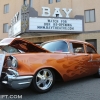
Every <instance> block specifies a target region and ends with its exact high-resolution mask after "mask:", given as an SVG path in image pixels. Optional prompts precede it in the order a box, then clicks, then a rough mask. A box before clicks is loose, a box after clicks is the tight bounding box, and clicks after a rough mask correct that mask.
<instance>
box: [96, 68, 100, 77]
mask: <svg viewBox="0 0 100 100" xmlns="http://www.w3.org/2000/svg"><path fill="white" fill-rule="evenodd" d="M95 77H98V78H100V68H98V72H97V73H96V74H95Z"/></svg>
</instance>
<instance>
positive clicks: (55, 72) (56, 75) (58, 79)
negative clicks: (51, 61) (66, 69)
mask: <svg viewBox="0 0 100 100" xmlns="http://www.w3.org/2000/svg"><path fill="white" fill-rule="evenodd" d="M49 69H51V70H53V72H54V74H55V79H56V81H63V78H62V76H61V75H60V73H58V71H56V70H55V69H53V68H49Z"/></svg>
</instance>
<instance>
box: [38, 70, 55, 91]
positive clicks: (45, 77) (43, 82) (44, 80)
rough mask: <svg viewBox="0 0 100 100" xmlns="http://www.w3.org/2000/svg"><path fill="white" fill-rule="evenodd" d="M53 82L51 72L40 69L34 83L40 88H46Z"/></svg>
mask: <svg viewBox="0 0 100 100" xmlns="http://www.w3.org/2000/svg"><path fill="white" fill-rule="evenodd" d="M52 84H53V74H52V71H51V70H49V69H41V70H40V71H39V72H38V73H37V75H36V85H37V87H38V88H39V89H40V90H47V89H49V88H50V87H51V86H52Z"/></svg>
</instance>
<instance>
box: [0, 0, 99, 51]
mask: <svg viewBox="0 0 100 100" xmlns="http://www.w3.org/2000/svg"><path fill="white" fill-rule="evenodd" d="M22 5H29V6H30V7H32V8H34V9H35V11H37V12H38V16H39V17H50V18H52V17H53V18H54V17H56V18H61V17H63V18H66V17H67V18H70V19H72V18H75V16H76V15H81V16H84V30H83V31H82V32H80V33H79V32H78V33H77V32H74V33H70V31H69V32H68V31H67V32H64V33H63V32H60V33H59V34H58V32H56V31H55V32H48V31H47V32H45V34H42V35H37V34H38V33H39V32H35V34H34V35H32V32H31V33H29V32H28V33H26V34H22V35H21V37H23V38H25V39H27V40H29V41H31V42H44V41H47V40H52V39H59V38H70V39H77V40H83V41H87V42H90V43H92V44H93V45H94V46H95V47H96V49H97V51H98V53H100V45H99V43H100V27H99V25H100V19H99V15H100V6H99V5H100V2H99V0H15V1H14V0H0V15H1V16H0V22H1V23H0V39H3V38H5V37H8V36H9V35H8V31H9V25H11V22H12V20H13V17H14V16H16V13H17V12H19V11H20V9H21V7H22ZM44 8H45V9H44ZM71 9H72V10H71ZM30 12H31V11H30Z"/></svg>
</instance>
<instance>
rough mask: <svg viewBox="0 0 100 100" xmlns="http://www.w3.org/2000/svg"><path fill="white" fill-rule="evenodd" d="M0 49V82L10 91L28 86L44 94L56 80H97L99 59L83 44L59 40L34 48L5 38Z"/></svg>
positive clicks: (81, 42)
mask: <svg viewBox="0 0 100 100" xmlns="http://www.w3.org/2000/svg"><path fill="white" fill-rule="evenodd" d="M0 48H1V51H0V53H1V54H0V81H1V82H2V84H4V85H6V86H8V87H10V88H13V89H23V88H26V87H29V86H30V85H31V86H32V87H33V88H34V89H35V90H36V91H38V92H41V93H44V92H47V91H49V90H50V89H51V88H52V86H53V85H54V83H55V81H56V80H58V79H62V80H63V81H69V80H73V79H77V78H81V77H85V76H89V75H92V74H95V75H97V76H100V55H99V54H97V52H96V50H95V48H94V47H93V46H92V45H91V44H89V43H87V42H83V41H78V40H69V39H59V40H52V41H47V42H44V43H42V44H41V45H40V46H38V45H36V44H33V43H31V42H28V41H26V40H24V39H20V38H5V39H3V40H2V41H1V42H0Z"/></svg>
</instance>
